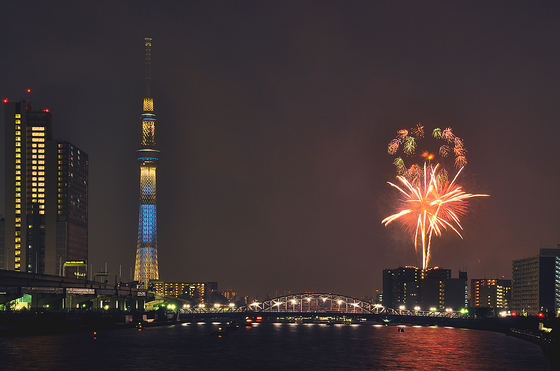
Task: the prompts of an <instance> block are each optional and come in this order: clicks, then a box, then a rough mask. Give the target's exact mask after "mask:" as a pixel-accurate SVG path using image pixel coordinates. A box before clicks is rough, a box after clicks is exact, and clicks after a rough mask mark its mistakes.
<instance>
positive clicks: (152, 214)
mask: <svg viewBox="0 0 560 371" xmlns="http://www.w3.org/2000/svg"><path fill="white" fill-rule="evenodd" d="M144 41H145V47H146V97H145V98H144V103H143V109H142V142H141V146H142V148H141V149H139V150H138V151H136V154H137V158H138V163H139V165H140V208H139V212H138V214H139V215H138V240H137V244H136V262H135V265H134V280H135V281H137V282H138V284H139V286H140V287H143V288H147V287H148V284H149V282H150V281H155V280H158V279H159V269H158V257H157V209H156V201H157V197H156V168H157V163H158V160H159V151H158V150H157V149H156V148H155V146H156V141H155V124H156V115H155V113H154V100H153V98H151V94H150V83H151V63H152V39H151V38H146V39H144Z"/></svg>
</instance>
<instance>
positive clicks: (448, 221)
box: [382, 124, 488, 269]
mask: <svg viewBox="0 0 560 371" xmlns="http://www.w3.org/2000/svg"><path fill="white" fill-rule="evenodd" d="M409 133H412V136H411V135H410V134H409ZM423 136H424V127H423V126H420V124H418V126H417V127H416V128H414V129H412V130H410V131H408V130H405V129H403V130H399V131H398V132H397V138H395V139H393V140H392V141H391V142H390V143H389V146H388V152H389V154H392V155H394V154H396V153H397V151H398V150H399V147H400V146H401V145H402V146H403V152H404V153H405V154H406V155H409V156H412V155H413V154H414V153H415V151H416V146H417V142H418V139H420V138H422V137H423ZM432 136H433V137H434V138H435V139H438V140H444V141H445V142H446V144H444V145H442V146H441V147H440V148H439V154H440V156H442V157H446V156H448V155H449V154H450V153H453V154H454V155H455V161H454V165H455V166H456V167H457V168H459V170H458V171H457V174H456V175H455V177H454V178H453V180H452V181H449V177H448V172H447V171H446V170H445V169H443V167H442V166H440V164H439V163H437V164H433V163H432V161H435V155H434V154H432V153H430V152H428V151H424V152H423V153H422V154H421V155H420V156H421V158H422V159H423V165H422V166H421V165H419V164H417V163H414V164H412V165H411V166H410V167H407V166H406V165H405V162H404V160H403V159H402V158H401V157H397V158H396V159H395V160H394V161H393V164H394V165H395V167H396V168H397V174H398V176H397V179H398V180H399V182H400V186H399V185H396V184H394V183H391V182H388V183H389V184H390V185H391V186H393V187H395V188H396V189H397V190H398V191H399V192H400V194H401V196H402V197H401V200H400V204H399V207H398V209H397V211H398V212H397V213H395V214H393V215H390V216H388V217H387V218H385V219H383V220H382V223H383V224H384V225H385V226H387V225H388V224H390V223H391V222H393V221H395V220H399V221H400V222H401V223H402V224H403V225H404V226H405V227H406V230H407V231H408V232H410V233H411V234H413V235H414V248H415V250H416V251H418V247H419V245H420V246H421V247H422V268H423V269H427V268H428V264H429V262H430V248H431V242H432V238H433V237H434V236H441V233H442V231H443V230H446V229H447V228H449V229H451V230H453V231H454V232H455V233H457V235H459V237H461V238H463V236H462V235H461V233H460V230H462V229H463V227H462V226H461V223H460V219H459V218H460V217H461V216H463V215H465V214H466V213H467V206H468V203H467V200H468V199H469V198H472V197H481V196H488V195H483V194H470V193H466V192H465V191H463V190H462V188H461V187H460V186H459V185H457V183H456V180H457V177H458V176H459V174H460V173H461V172H462V170H463V168H464V166H465V164H466V163H467V160H466V157H465V153H466V149H465V147H464V144H463V140H462V139H461V138H459V137H457V136H455V135H454V134H453V130H452V129H451V128H447V129H445V130H441V129H435V130H434V131H433V133H432Z"/></svg>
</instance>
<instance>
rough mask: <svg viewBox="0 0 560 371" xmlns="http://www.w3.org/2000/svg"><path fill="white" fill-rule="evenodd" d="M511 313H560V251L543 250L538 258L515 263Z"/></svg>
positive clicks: (515, 261)
mask: <svg viewBox="0 0 560 371" xmlns="http://www.w3.org/2000/svg"><path fill="white" fill-rule="evenodd" d="M511 310H512V311H513V312H516V313H518V314H529V315H534V314H537V313H539V312H540V311H544V312H549V313H554V315H558V314H560V313H559V312H560V249H540V251H539V255H537V256H534V257H530V258H525V259H518V260H514V261H513V274H512V293H511Z"/></svg>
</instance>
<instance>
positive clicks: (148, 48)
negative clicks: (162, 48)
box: [144, 37, 152, 97]
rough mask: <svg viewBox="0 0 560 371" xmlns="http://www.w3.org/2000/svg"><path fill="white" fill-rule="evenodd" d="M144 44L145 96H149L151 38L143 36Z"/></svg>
mask: <svg viewBox="0 0 560 371" xmlns="http://www.w3.org/2000/svg"><path fill="white" fill-rule="evenodd" d="M144 45H145V46H146V97H151V95H150V87H151V83H152V38H151V37H146V38H144Z"/></svg>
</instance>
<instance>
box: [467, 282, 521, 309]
mask: <svg viewBox="0 0 560 371" xmlns="http://www.w3.org/2000/svg"><path fill="white" fill-rule="evenodd" d="M510 302H511V280H504V279H486V278H485V279H472V280H471V306H473V307H487V308H493V309H494V310H496V311H500V310H503V309H509V307H510Z"/></svg>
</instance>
